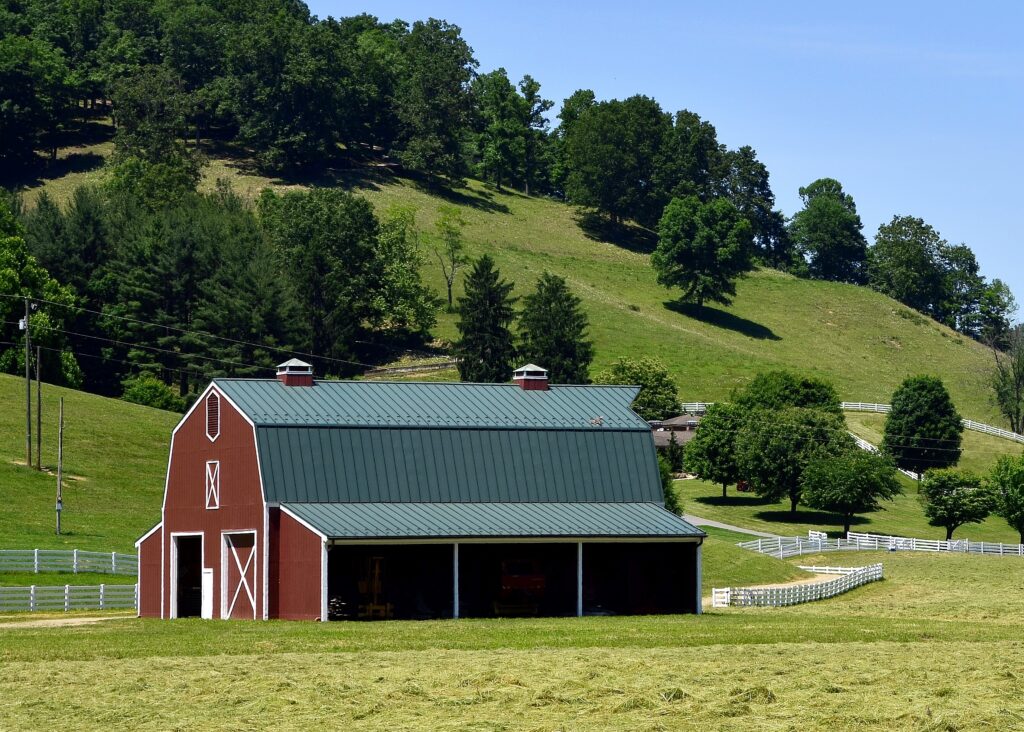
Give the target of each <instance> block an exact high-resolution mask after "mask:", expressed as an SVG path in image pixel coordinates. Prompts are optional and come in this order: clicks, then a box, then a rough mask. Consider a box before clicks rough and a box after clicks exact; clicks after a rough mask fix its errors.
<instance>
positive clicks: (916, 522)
mask: <svg viewBox="0 0 1024 732" xmlns="http://www.w3.org/2000/svg"><path fill="white" fill-rule="evenodd" d="M901 482H902V483H903V490H904V493H903V495H902V496H897V497H896V499H895V500H893V501H886V502H884V503H883V506H884V509H883V510H881V511H878V512H876V513H870V514H862V515H860V516H857V517H855V519H854V523H853V526H852V527H851V529H852V530H853V531H864V532H869V533H876V534H894V535H898V536H913V537H917V538H920V539H943V538H945V536H946V533H945V529H940V528H936V527H934V526H929V525H928V522H927V521H926V520H925V518H924V510H923V509H922V507H921V504H920V503H919V502H918V499H917V493H916V491H917V486H916V483H914V482H913V481H911V480H908V479H905V478H903V477H902V476H901ZM676 489H677V490H678V491H679V495H680V496H681V497H682V499H683V505H684V506H685V509H686V512H687V513H690V514H693V515H695V516H700V517H701V518H706V519H711V520H713V521H721V522H723V523H727V524H732V525H733V526H740V527H742V528H745V529H755V530H757V531H768V532H771V533H773V534H781V535H783V536H806V535H807V531H808V530H809V529H815V530H820V531H828V532H829V533H830V534H831V535H833V536H839V535H840V534H842V528H843V527H842V519H841V518H840V517H839V516H837V515H835V514H830V513H827V512H824V511H815V510H813V509H810V508H807V507H806V506H799V507H798V509H797V513H796V516H795V517H794V516H793V515H792V514H791V513H790V511H789V501H788V500H785V501H779V502H778V503H776V502H772V501H765V500H764V499H761V498H758V497H757V496H755V495H754V494H752V493H737V492H736V490H735V487H732V486H730V488H729V494H728V496H727V497H726V498H722V486H721V485H716V484H712V483H706V482H704V481H701V480H680V481H676ZM953 536H954V538H957V539H964V538H966V539H974V540H977V541H1002V542H1006V543H1009V544H1016V543H1017V542H1018V541H1019V540H1020V536H1019V535H1018V534H1017V532H1015V531H1014V530H1013V529H1011V528H1010V527H1009V525H1008V524H1007V523H1006V521H1004V520H1003V519H1001V518H999V517H998V516H992V517H989V518H988V519H986V520H985V522H984V523H981V524H970V525H967V526H963V527H961V528H959V529H957V531H956V532H955V533H954V534H953ZM751 538H752V537H751Z"/></svg>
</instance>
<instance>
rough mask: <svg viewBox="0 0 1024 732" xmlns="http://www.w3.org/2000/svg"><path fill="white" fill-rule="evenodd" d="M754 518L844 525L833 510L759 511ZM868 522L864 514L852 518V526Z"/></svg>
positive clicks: (775, 521)
mask: <svg viewBox="0 0 1024 732" xmlns="http://www.w3.org/2000/svg"><path fill="white" fill-rule="evenodd" d="M754 518H756V519H760V520H762V521H769V522H772V523H780V524H801V525H804V524H805V525H808V526H842V525H843V517H842V516H840V515H839V514H838V513H832V512H831V511H808V510H806V509H804V510H800V511H797V512H796V513H795V514H794V513H791V512H789V511H788V510H785V509H781V510H776V511H758V512H757V513H755V514H754ZM866 523H868V520H867V518H865V517H864V516H854V517H853V518H852V519H851V520H850V525H851V526H859V525H861V524H866Z"/></svg>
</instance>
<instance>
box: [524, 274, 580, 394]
mask: <svg viewBox="0 0 1024 732" xmlns="http://www.w3.org/2000/svg"><path fill="white" fill-rule="evenodd" d="M581 306H582V301H581V300H580V299H579V298H578V297H577V296H576V295H574V294H573V293H572V291H571V290H570V289H569V285H568V284H567V283H566V281H565V278H564V277H559V276H558V275H553V274H551V273H550V272H545V273H544V274H542V275H541V277H540V279H539V280H538V281H537V289H536V291H534V292H533V293H531V294H529V295H527V296H526V297H525V298H523V310H522V313H521V314H520V316H519V334H520V346H519V355H520V356H521V357H522V358H523V359H524V360H526V361H529V362H531V363H535V364H539V365H540V366H542V367H544V368H545V369H547V371H548V376H549V377H550V379H551V381H552V382H553V383H556V384H588V383H590V376H589V369H590V362H591V361H593V360H594V344H593V343H592V342H591V341H590V340H589V339H588V338H587V328H588V326H589V321H588V319H587V314H586V313H585V312H583V309H582V307H581Z"/></svg>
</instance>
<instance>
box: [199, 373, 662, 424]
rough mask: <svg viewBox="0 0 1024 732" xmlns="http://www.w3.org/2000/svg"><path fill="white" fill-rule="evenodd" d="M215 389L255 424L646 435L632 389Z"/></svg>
mask: <svg viewBox="0 0 1024 732" xmlns="http://www.w3.org/2000/svg"><path fill="white" fill-rule="evenodd" d="M215 383H216V385H217V387H218V388H219V389H220V390H221V391H223V392H224V394H226V395H227V397H228V398H229V399H230V400H231V401H232V402H233V403H234V404H236V405H237V406H238V408H239V409H241V410H242V411H243V412H245V414H246V415H247V416H248V417H249V419H251V420H252V421H253V422H254V423H256V425H258V426H259V425H278V426H307V427H455V428H459V427H461V428H467V427H472V428H486V429H567V428H568V429H585V430H590V431H607V430H636V431H649V430H650V426H649V425H648V424H647V423H646V422H645V421H644V420H642V419H641V418H640V417H638V416H637V415H636V414H635V413H634V412H633V411H632V410H631V409H630V404H631V403H632V402H633V399H634V398H635V397H636V394H637V391H638V390H639V387H635V386H552V387H551V388H550V389H548V390H547V391H524V390H523V389H521V388H520V387H519V386H517V385H516V384H464V383H419V382H373V381H317V382H316V385H315V386H312V387H301V386H285V385H284V384H282V383H281V382H280V381H278V380H277V379H217V380H216V382H215Z"/></svg>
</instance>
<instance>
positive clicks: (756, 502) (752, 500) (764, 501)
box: [693, 493, 775, 507]
mask: <svg viewBox="0 0 1024 732" xmlns="http://www.w3.org/2000/svg"><path fill="white" fill-rule="evenodd" d="M693 500H695V501H697V503H703V504H704V505H705V506H726V507H731V506H769V505H774V504H775V501H773V500H771V499H770V498H761V497H760V496H756V495H754V494H753V493H745V494H742V495H739V494H730V495H728V496H724V497H723V496H697V497H696V498H694V499H693Z"/></svg>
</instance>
